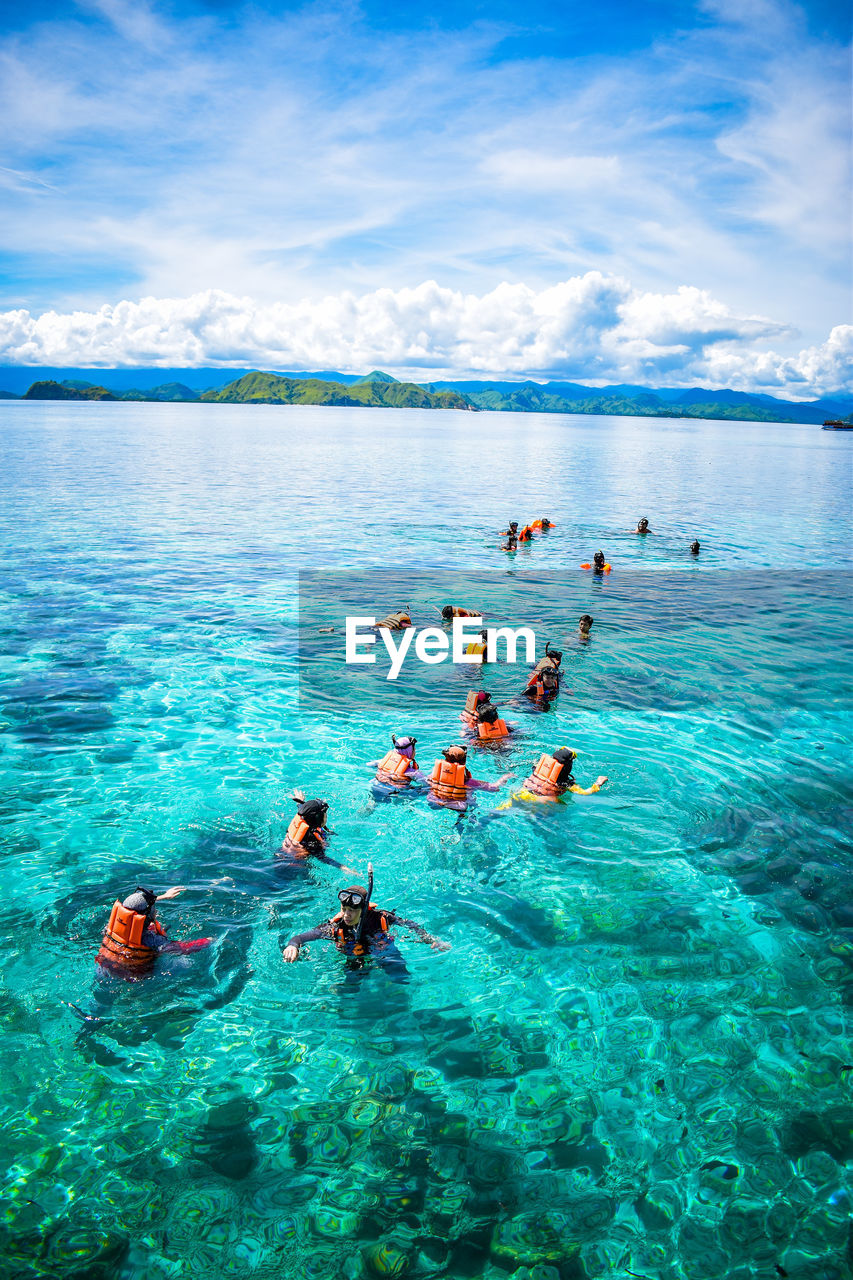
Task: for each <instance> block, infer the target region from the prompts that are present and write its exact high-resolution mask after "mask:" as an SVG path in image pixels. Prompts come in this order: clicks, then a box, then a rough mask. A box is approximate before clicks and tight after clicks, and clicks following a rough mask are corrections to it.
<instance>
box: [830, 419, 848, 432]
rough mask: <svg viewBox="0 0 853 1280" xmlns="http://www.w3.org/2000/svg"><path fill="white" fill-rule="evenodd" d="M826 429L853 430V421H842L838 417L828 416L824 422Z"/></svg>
mask: <svg viewBox="0 0 853 1280" xmlns="http://www.w3.org/2000/svg"><path fill="white" fill-rule="evenodd" d="M823 430H824V431H853V422H840V421H839V420H838V419H836V418H827V420H826V422H824V424H823Z"/></svg>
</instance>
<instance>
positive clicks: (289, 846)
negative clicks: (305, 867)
mask: <svg viewBox="0 0 853 1280" xmlns="http://www.w3.org/2000/svg"><path fill="white" fill-rule="evenodd" d="M309 835H313V836H315V837H316V838H317V840H318V841H319V843H320V845H321V846H323V847H324V848H325V843H326V842H325V840H324V839H323V837H322V835H321V834H320V830H319V828H317V827H315V828H314V829H313V830H312V828H311V827H309V826H308V823H307V822H306V821H305V819H304V818H300V816H299V814H298V813H297V814H295V815H294V816H293V818H291V820H290V826H289V827H288V828H287V835H286V836H285V837H284V843H283V844H282V846H281V847H282V849H285V850H287V852H288V853H295V854H296V855H297V857H302V858H307V857H308V854H309V852H310V851H309V850H308V849H307V848H306V846H305V844H304V841H305V838H306V837H307V836H309Z"/></svg>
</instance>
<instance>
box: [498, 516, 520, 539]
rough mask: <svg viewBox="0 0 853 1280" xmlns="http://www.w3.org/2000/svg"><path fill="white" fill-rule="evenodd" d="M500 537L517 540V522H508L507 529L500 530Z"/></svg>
mask: <svg viewBox="0 0 853 1280" xmlns="http://www.w3.org/2000/svg"><path fill="white" fill-rule="evenodd" d="M501 537H502V538H517V537H518V521H517V520H510V522H509V528H508V529H501Z"/></svg>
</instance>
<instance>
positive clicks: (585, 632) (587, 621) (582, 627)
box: [578, 613, 593, 640]
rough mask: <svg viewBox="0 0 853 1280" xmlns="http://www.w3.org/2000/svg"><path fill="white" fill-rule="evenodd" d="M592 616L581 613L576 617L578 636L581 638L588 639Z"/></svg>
mask: <svg viewBox="0 0 853 1280" xmlns="http://www.w3.org/2000/svg"><path fill="white" fill-rule="evenodd" d="M592 622H593V619H592V616H591V614H588V613H582V614H581V616H580V618H579V619H578V636H579V637H580V639H581V640H588V639H589V633H590V630H591V628H592Z"/></svg>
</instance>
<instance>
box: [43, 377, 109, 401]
mask: <svg viewBox="0 0 853 1280" xmlns="http://www.w3.org/2000/svg"><path fill="white" fill-rule="evenodd" d="M23 399H24V400H117V399H118V396H114V395H113V393H112V392H111V391H107V389H106V387H90V386H86V387H83V388H82V389H81V388H80V387H69V386H66V385H64V384H63V383H61V382H51V381H47V382H34V383H33V385H32V386H31V387H30V389H29V391H28V392H27V393H26V395H25V396H24V397H23Z"/></svg>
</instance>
